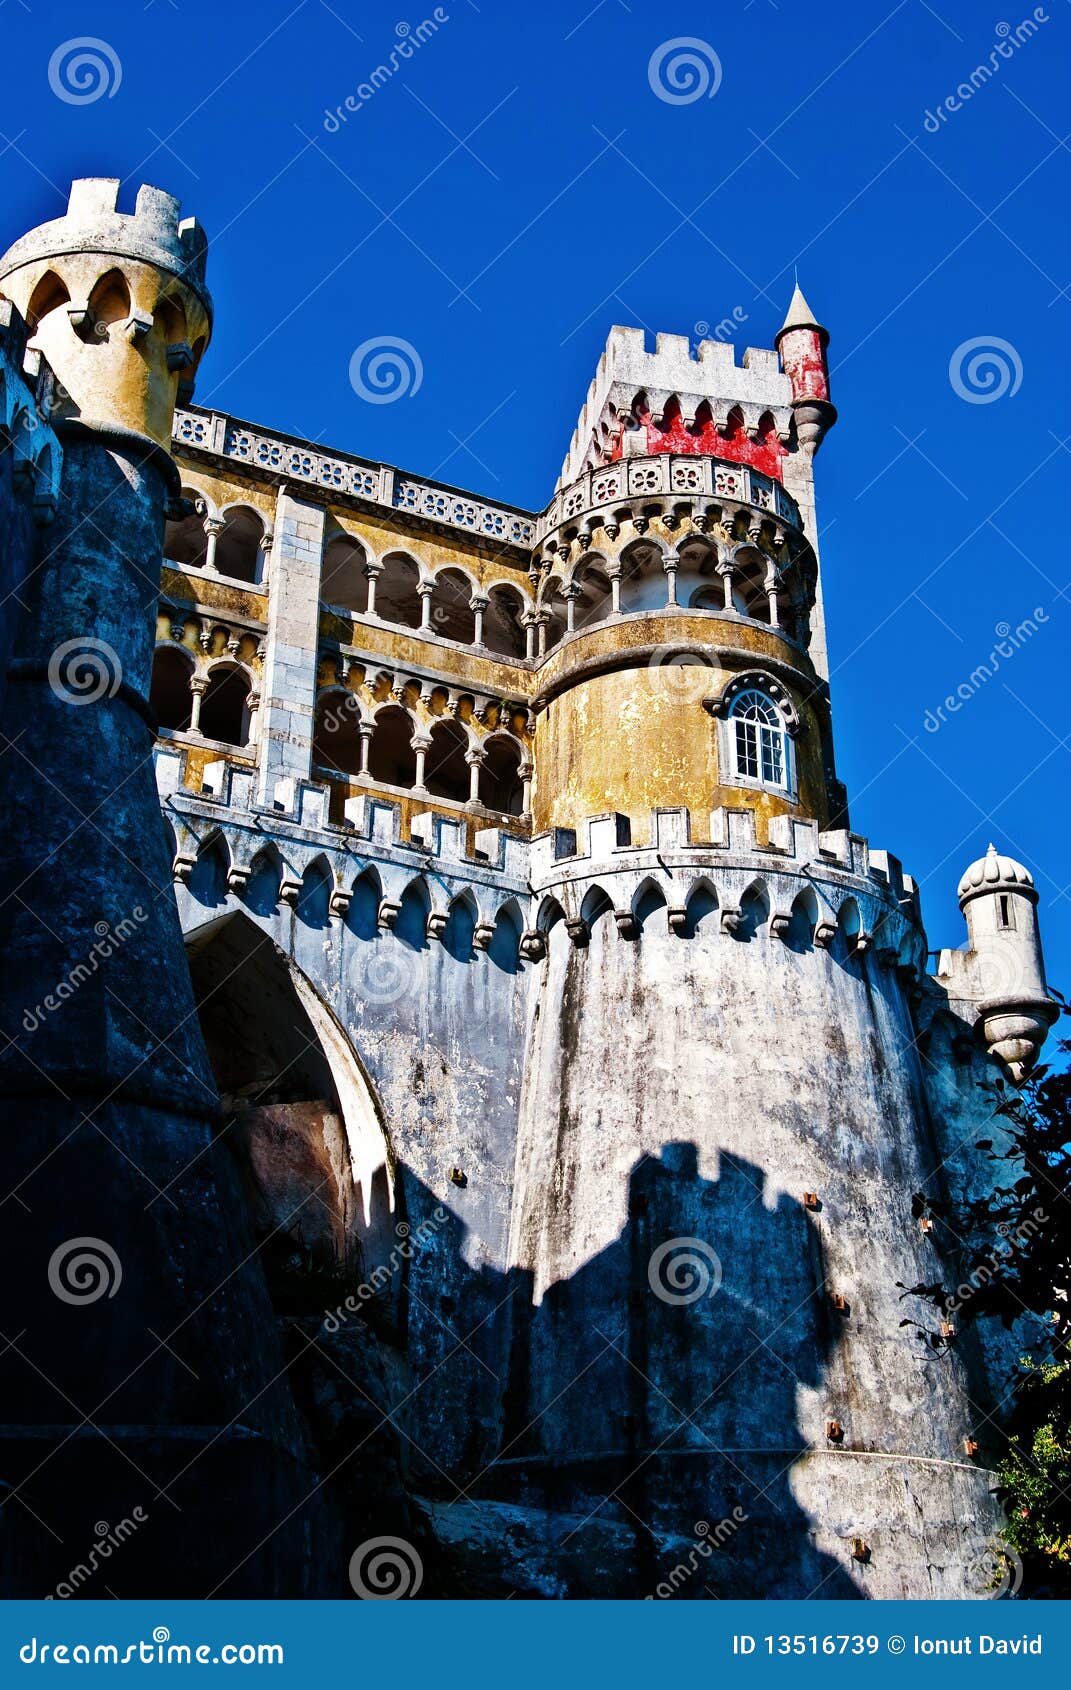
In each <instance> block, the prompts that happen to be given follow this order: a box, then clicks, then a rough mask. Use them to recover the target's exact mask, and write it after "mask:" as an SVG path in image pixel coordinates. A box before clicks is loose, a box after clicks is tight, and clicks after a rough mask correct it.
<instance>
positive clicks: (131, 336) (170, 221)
mask: <svg viewBox="0 0 1071 1690" xmlns="http://www.w3.org/2000/svg"><path fill="white" fill-rule="evenodd" d="M118 189H119V183H118V182H117V181H115V180H113V179H111V178H108V177H86V178H84V179H82V180H81V181H77V182H74V183H73V184H72V187H71V195H70V200H69V203H68V206H67V211H66V214H65V215H64V216H63V217H58V218H56V219H54V221H53V222H51V223H43V224H41V226H40V227H39V228H37V229H33V230H31V231H30V233H29V234H27V235H24V236H23V237H22V238H21V239H20V240H18V241H16V242H15V244H14V246H12V247H11V248H10V249H9V250H8V252H7V253H6V254H5V255H4V258H3V259H2V260H0V288H2V290H3V292H4V293H5V294H7V295H8V297H9V298H10V299H12V300H14V302H15V304H16V305H17V306H18V307H19V309H20V311H21V312H22V314H23V316H24V317H25V318H26V321H27V324H28V325H29V328H30V331H31V334H32V336H33V339H32V341H31V345H32V346H35V347H38V348H40V350H41V351H42V352H43V353H44V355H45V357H46V358H47V360H48V362H49V364H50V365H51V366H52V368H53V370H55V371H56V372H57V373H60V372H61V375H60V379H61V382H62V392H61V393H60V394H59V395H57V399H58V403H57V407H56V414H57V415H58V416H59V417H65V418H69V417H80V418H82V419H92V420H99V421H106V422H108V423H111V424H114V425H117V426H119V427H123V428H130V429H134V430H137V431H139V432H142V433H145V434H147V435H149V436H150V438H151V439H153V440H155V441H157V442H158V443H159V444H160V445H161V446H167V445H168V443H169V441H170V438H171V425H172V420H173V417H174V410H175V403H176V399H177V398H179V397H180V396H181V397H182V398H183V399H184V400H185V399H186V398H188V397H189V396H190V395H191V394H192V392H193V377H194V374H195V372H196V368H197V364H198V362H199V361H200V358H201V354H202V353H203V351H204V349H205V346H206V345H207V344H208V338H209V335H210V333H211V328H212V302H211V298H210V296H209V293H208V290H207V288H206V286H205V254H206V251H207V242H206V240H205V234H204V230H203V229H202V228H201V227H200V225H199V224H198V223H197V221H196V220H195V219H194V218H192V217H188V218H185V219H182V220H180V218H179V215H178V213H179V202H178V200H177V199H176V198H175V197H174V195H173V194H168V193H165V192H164V191H163V190H162V189H161V188H151V187H143V188H140V189H139V191H138V196H137V201H136V205H135V209H134V212H133V215H128V214H126V213H123V212H119V211H117V210H116V197H117V194H118Z"/></svg>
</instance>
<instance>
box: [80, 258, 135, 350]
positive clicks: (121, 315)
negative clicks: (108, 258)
mask: <svg viewBox="0 0 1071 1690" xmlns="http://www.w3.org/2000/svg"><path fill="white" fill-rule="evenodd" d="M129 316H130V288H129V286H128V285H127V279H126V277H125V276H124V275H123V272H122V271H121V270H120V269H118V268H114V269H111V270H106V271H105V272H104V274H103V276H100V277H98V279H97V281H96V282H94V284H93V291H92V292H91V293H90V295H89V319H88V321H89V328H90V333H89V336H88V338H89V339H90V340H92V339H96V340H103V339H106V338H107V331H108V330H109V329H110V328H111V326H112V324H113V323H124V322H126V319H127V318H128V317H129Z"/></svg>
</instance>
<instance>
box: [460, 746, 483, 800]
mask: <svg viewBox="0 0 1071 1690" xmlns="http://www.w3.org/2000/svg"><path fill="white" fill-rule="evenodd" d="M484 756H485V753H484V752H483V751H481V750H480V749H479V747H477V746H473V748H472V750H471V751H466V753H465V761H466V763H467V764H468V766H469V802H468V807H469V809H470V810H478V809H479V808H480V770H481V769H482V768H483V764H484Z"/></svg>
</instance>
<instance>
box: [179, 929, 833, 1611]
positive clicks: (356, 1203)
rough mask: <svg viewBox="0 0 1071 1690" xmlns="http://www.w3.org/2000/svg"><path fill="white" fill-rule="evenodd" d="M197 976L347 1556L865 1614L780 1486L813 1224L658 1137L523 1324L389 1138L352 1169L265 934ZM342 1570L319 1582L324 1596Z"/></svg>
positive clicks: (522, 1299)
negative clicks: (378, 1540)
mask: <svg viewBox="0 0 1071 1690" xmlns="http://www.w3.org/2000/svg"><path fill="white" fill-rule="evenodd" d="M409 916H410V912H409V911H408V910H403V911H402V912H401V914H400V916H399V930H400V931H401V934H402V936H403V938H404V937H406V936H407V935H408V936H409V937H410V942H414V941H415V942H417V943H420V942H422V941H423V925H424V912H423V910H414V911H413V912H412V919H411V921H410V920H409ZM410 929H411V933H410ZM425 942H426V941H425ZM192 972H193V978H194V984H195V989H196V993H197V998H198V1004H199V1012H200V1014H201V1018H202V1024H203V1026H204V1031H205V1036H206V1041H207V1044H208V1048H209V1051H210V1054H211V1057H212V1061H213V1065H214V1068H215V1072H216V1075H217V1079H218V1081H219V1084H220V1089H221V1092H223V1094H224V1098H225V1102H226V1105H227V1108H228V1113H229V1117H230V1125H229V1128H228V1131H229V1133H230V1136H231V1139H232V1144H233V1148H234V1150H235V1152H236V1154H237V1157H238V1160H239V1162H240V1164H241V1165H242V1167H243V1170H244V1176H245V1190H246V1199H247V1202H248V1204H249V1209H250V1218H251V1221H252V1225H253V1229H254V1232H255V1235H256V1237H257V1239H258V1242H259V1246H260V1252H261V1259H262V1261H263V1263H264V1266H265V1270H266V1273H267V1277H268V1284H269V1290H270V1292H271V1295H272V1300H273V1302H274V1304H275V1307H276V1310H277V1313H278V1314H279V1316H280V1317H281V1318H282V1319H284V1321H285V1322H286V1326H287V1329H288V1331H289V1333H290V1343H291V1353H292V1354H293V1356H294V1362H293V1365H292V1370H291V1379H292V1383H293V1387H294V1391H295V1395H296V1396H297V1398H298V1400H299V1402H300V1404H301V1407H302V1411H303V1413H304V1415H305V1418H306V1421H307V1424H308V1426H309V1428H310V1433H311V1437H312V1440H313V1442H314V1444H315V1446H316V1448H317V1450H318V1452H319V1461H320V1464H321V1467H322V1469H323V1470H324V1471H325V1473H328V1474H334V1475H335V1477H333V1478H331V1479H330V1482H329V1485H328V1492H327V1494H328V1495H329V1496H330V1497H331V1499H332V1503H333V1512H334V1514H335V1517H336V1518H337V1519H338V1520H339V1521H340V1526H339V1533H340V1536H339V1541H340V1542H342V1543H345V1542H348V1541H350V1540H352V1545H353V1546H354V1547H355V1546H356V1545H358V1544H360V1543H361V1542H362V1541H365V1540H366V1539H367V1538H368V1537H369V1536H370V1535H373V1534H374V1533H376V1532H378V1533H381V1534H386V1535H394V1536H401V1537H404V1538H405V1539H406V1541H407V1542H410V1543H411V1544H412V1545H413V1546H414V1549H415V1550H416V1552H417V1554H418V1555H419V1557H420V1560H421V1563H422V1565H423V1567H424V1570H425V1574H426V1578H425V1583H424V1587H423V1589H422V1592H421V1594H423V1595H425V1596H445V1595H455V1596H456V1595H471V1596H481V1595H486V1596H492V1597H505V1596H508V1595H510V1594H512V1593H517V1594H521V1595H526V1596H532V1597H567V1598H568V1597H581V1598H584V1597H596V1596H605V1597H630V1598H637V1597H643V1596H645V1595H649V1594H663V1595H664V1594H666V1593H667V1592H668V1593H670V1594H672V1595H674V1596H675V1597H677V1598H680V1599H686V1600H704V1599H710V1598H712V1597H728V1596H739V1597H758V1596H763V1597H772V1596H791V1597H797V1598H808V1597H812V1596H820V1597H822V1598H829V1597H835V1596H839V1597H856V1596H858V1595H859V1591H858V1589H857V1587H856V1586H855V1584H854V1583H853V1581H852V1580H851V1578H850V1577H849V1576H848V1574H847V1572H846V1570H845V1569H844V1568H842V1567H841V1566H839V1565H838V1564H837V1563H835V1562H833V1561H832V1560H830V1559H829V1557H827V1556H824V1555H822V1554H821V1553H819V1552H818V1551H817V1549H816V1548H815V1546H814V1543H813V1541H812V1537H811V1535H810V1531H809V1527H810V1522H809V1519H808V1517H807V1516H806V1514H805V1513H804V1512H803V1511H802V1510H801V1509H800V1508H799V1506H798V1505H797V1503H796V1502H795V1500H794V1497H793V1495H792V1492H791V1488H790V1483H789V1474H790V1471H791V1468H792V1465H793V1463H794V1461H795V1460H796V1458H797V1457H798V1456H799V1455H800V1454H801V1453H802V1452H803V1450H804V1448H805V1447H806V1446H805V1442H804V1439H803V1437H802V1435H801V1432H800V1428H799V1424H798V1420H797V1412H796V1409H797V1397H798V1393H799V1391H800V1389H801V1387H802V1388H814V1387H817V1386H820V1385H821V1383H822V1380H823V1377H824V1375H825V1370H826V1367H827V1364H828V1361H829V1357H830V1355H831V1352H832V1348H833V1345H834V1343H835V1341H836V1340H835V1334H834V1331H833V1328H832V1326H831V1323H830V1316H829V1314H828V1312H827V1303H826V1300H825V1299H824V1297H822V1296H821V1295H820V1294H819V1289H820V1287H821V1286H822V1285H823V1282H824V1275H823V1269H822V1261H821V1252H820V1248H819V1243H818V1238H817V1234H816V1231H815V1229H814V1227H813V1225H812V1223H811V1221H810V1219H809V1217H808V1216H807V1214H806V1212H805V1211H804V1210H803V1208H802V1207H801V1205H800V1204H798V1203H797V1202H795V1201H794V1200H792V1199H790V1198H787V1197H784V1196H782V1197H781V1198H780V1200H779V1201H778V1203H777V1205H776V1207H774V1208H772V1209H771V1208H769V1207H767V1206H766V1204H765V1203H764V1201H763V1198H764V1183H765V1182H764V1176H763V1174H762V1172H761V1171H760V1170H759V1169H757V1168H755V1167H753V1166H752V1165H750V1164H749V1163H746V1162H744V1161H742V1160H739V1159H737V1158H734V1157H731V1156H728V1155H723V1156H722V1158H721V1163H720V1167H719V1174H718V1178H717V1179H714V1180H710V1179H706V1178H703V1177H702V1176H701V1174H700V1172H699V1166H698V1157H697V1152H696V1148H695V1146H694V1145H692V1144H690V1143H674V1144H669V1145H666V1146H665V1147H664V1149H663V1150H662V1153H661V1155H660V1156H659V1157H657V1158H654V1157H645V1158H642V1159H641V1160H639V1161H638V1162H637V1163H636V1164H635V1166H634V1167H633V1169H632V1171H631V1174H630V1176H629V1191H628V1207H627V1219H626V1222H625V1225H624V1227H623V1229H622V1231H621V1233H620V1235H619V1236H618V1238H617V1239H615V1240H614V1242H613V1243H612V1244H610V1245H609V1246H608V1247H607V1248H606V1249H604V1250H603V1251H602V1252H600V1254H598V1255H597V1256H595V1257H594V1258H592V1259H591V1260H590V1261H588V1262H586V1263H585V1264H584V1266H583V1267H582V1268H580V1269H579V1270H578V1271H577V1272H576V1273H575V1274H574V1275H573V1276H572V1277H571V1278H569V1279H566V1280H563V1281H561V1282H559V1283H557V1284H555V1285H553V1286H552V1287H551V1289H550V1290H549V1291H548V1292H547V1294H546V1295H545V1297H544V1298H543V1300H542V1301H541V1303H540V1304H539V1305H538V1306H533V1304H532V1284H533V1282H532V1276H531V1275H530V1274H529V1273H528V1272H526V1271H522V1270H518V1269H515V1270H512V1271H509V1272H507V1273H499V1272H497V1271H495V1270H494V1269H491V1268H487V1267H484V1268H480V1269H473V1268H472V1267H470V1266H469V1265H468V1262H467V1261H466V1260H465V1257H466V1255H469V1256H471V1254H472V1242H473V1241H472V1239H471V1238H470V1237H469V1234H468V1228H467V1227H466V1225H465V1223H464V1220H463V1219H462V1217H461V1215H460V1214H458V1213H457V1212H455V1207H454V1206H447V1205H445V1204H444V1203H443V1202H442V1201H441V1200H440V1199H439V1198H438V1197H436V1196H435V1194H434V1193H433V1192H432V1191H430V1190H429V1189H428V1188H427V1187H426V1185H424V1184H423V1183H422V1182H421V1181H420V1180H419V1179H418V1178H417V1177H416V1175H415V1174H414V1173H413V1172H412V1171H411V1170H408V1169H405V1168H399V1167H397V1166H392V1168H391V1178H390V1179H389V1180H388V1178H387V1155H386V1148H385V1141H384V1147H383V1153H382V1154H381V1155H380V1157H379V1165H378V1167H376V1166H374V1164H375V1163H376V1157H375V1156H374V1155H373V1156H371V1157H369V1156H367V1155H365V1156H364V1163H365V1169H366V1171H365V1173H364V1174H363V1175H362V1174H361V1173H360V1172H359V1170H358V1167H357V1156H358V1155H359V1154H360V1151H359V1147H358V1148H357V1149H356V1150H355V1148H354V1142H353V1135H352V1134H351V1135H350V1142H349V1143H347V1132H346V1130H345V1126H344V1123H343V1120H342V1116H343V1107H342V1104H341V1103H340V1097H339V1089H338V1086H337V1084H336V1079H337V1074H335V1073H333V1070H332V1063H331V1061H330V1060H329V1059H328V1056H327V1053H326V1052H325V1049H324V1047H323V1044H322V1043H321V1041H320V1039H319V1038H318V1036H317V1031H316V1028H315V1027H314V1026H313V1024H312V1022H311V1021H310V1020H309V1017H308V1015H307V1014H306V1013H305V1010H304V1009H303V1007H302V1003H301V1002H300V1001H299V997H298V994H297V993H296V992H295V989H294V985H293V982H292V980H291V976H290V965H289V964H288V962H287V959H286V958H285V957H284V956H283V954H282V952H280V951H279V950H278V949H277V947H276V946H275V945H274V944H273V943H272V941H271V940H270V939H268V938H267V936H266V935H264V934H263V933H262V932H261V931H260V930H259V929H257V928H255V927H254V926H253V924H252V923H251V922H249V921H248V920H244V919H241V918H239V919H237V920H231V921H227V922H224V923H223V924H222V925H221V926H219V927H217V928H216V929H215V931H214V932H212V933H211V934H210V935H209V936H208V937H207V938H206V939H205V940H204V941H202V943H201V944H200V945H199V946H195V947H194V950H193V955H192ZM354 1070H355V1072H356V1071H357V1070H358V1065H357V1064H354ZM364 1083H365V1082H364V1081H363V1078H362V1084H364ZM368 1168H371V1169H372V1173H371V1176H369V1175H368V1173H367V1169H368ZM567 1200H571V1199H569V1197H568V1194H565V1195H564V1196H563V1201H567ZM464 1202H465V1200H464V1197H463V1195H461V1194H460V1193H459V1194H458V1196H457V1198H456V1199H455V1200H454V1203H455V1205H456V1207H457V1208H460V1209H461V1210H462V1213H463V1210H464ZM553 1224H554V1220H553V1217H551V1218H550V1219H549V1221H548V1225H550V1226H553ZM682 1568H683V1569H684V1571H683V1572H682V1571H681V1569H682ZM344 1572H345V1568H344V1566H343V1567H338V1566H332V1565H331V1564H330V1562H328V1563H327V1564H325V1567H324V1588H323V1592H322V1593H323V1594H325V1595H334V1594H339V1593H341V1588H340V1585H339V1579H340V1576H341V1578H342V1583H343V1585H344Z"/></svg>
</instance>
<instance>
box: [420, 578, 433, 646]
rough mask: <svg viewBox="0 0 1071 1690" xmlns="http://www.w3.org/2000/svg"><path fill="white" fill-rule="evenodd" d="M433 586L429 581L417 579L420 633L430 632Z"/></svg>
mask: <svg viewBox="0 0 1071 1690" xmlns="http://www.w3.org/2000/svg"><path fill="white" fill-rule="evenodd" d="M434 591H435V587H434V584H433V583H432V582H431V581H418V582H417V592H418V593H419V594H420V631H421V633H422V634H428V633H430V632H431V595H432V593H434Z"/></svg>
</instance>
